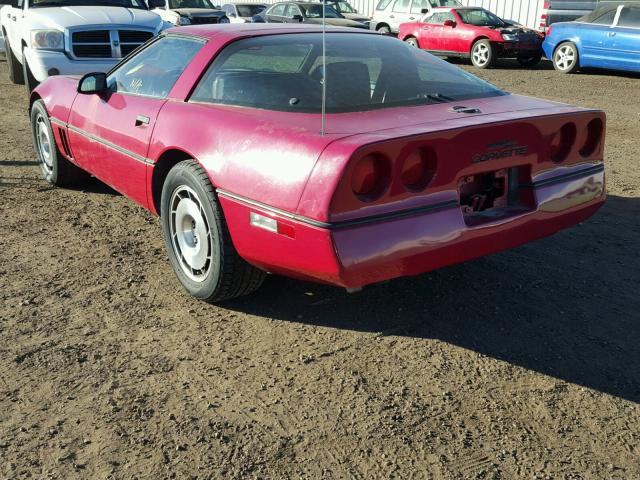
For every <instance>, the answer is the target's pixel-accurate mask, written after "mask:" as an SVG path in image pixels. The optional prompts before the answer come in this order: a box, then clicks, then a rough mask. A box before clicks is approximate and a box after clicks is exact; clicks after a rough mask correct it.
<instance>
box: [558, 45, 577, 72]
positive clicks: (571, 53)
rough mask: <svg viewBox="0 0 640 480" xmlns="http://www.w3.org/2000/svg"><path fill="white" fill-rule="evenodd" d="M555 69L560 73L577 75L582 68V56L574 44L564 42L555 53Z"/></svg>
mask: <svg viewBox="0 0 640 480" xmlns="http://www.w3.org/2000/svg"><path fill="white" fill-rule="evenodd" d="M551 61H552V62H553V68H555V69H556V70H557V71H558V72H560V73H575V72H577V71H578V69H579V68H580V54H579V53H578V47H576V45H575V43H573V42H563V43H561V44H560V45H558V46H557V47H556V49H555V50H554V52H553V58H552V59H551Z"/></svg>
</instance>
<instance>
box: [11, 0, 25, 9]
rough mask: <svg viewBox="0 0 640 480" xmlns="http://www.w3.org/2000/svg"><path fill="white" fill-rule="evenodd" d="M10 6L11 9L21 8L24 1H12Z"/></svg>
mask: <svg viewBox="0 0 640 480" xmlns="http://www.w3.org/2000/svg"><path fill="white" fill-rule="evenodd" d="M11 6H12V7H13V8H22V7H23V6H24V0H13V1H12V2H11Z"/></svg>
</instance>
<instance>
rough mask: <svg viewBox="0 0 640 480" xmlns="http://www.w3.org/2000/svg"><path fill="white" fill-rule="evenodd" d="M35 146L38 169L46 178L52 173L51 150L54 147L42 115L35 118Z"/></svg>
mask: <svg viewBox="0 0 640 480" xmlns="http://www.w3.org/2000/svg"><path fill="white" fill-rule="evenodd" d="M36 144H37V148H38V158H39V160H40V162H39V163H40V167H41V168H42V171H43V172H44V174H45V176H47V177H48V176H49V175H51V173H52V172H53V154H52V149H53V148H54V147H53V142H52V141H51V134H50V133H49V127H48V125H47V122H46V120H45V118H44V117H43V116H42V115H38V117H37V118H36Z"/></svg>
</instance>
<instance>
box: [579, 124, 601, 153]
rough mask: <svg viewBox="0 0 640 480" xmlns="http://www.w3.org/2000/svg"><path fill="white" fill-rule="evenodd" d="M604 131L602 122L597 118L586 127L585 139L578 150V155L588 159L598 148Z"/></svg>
mask: <svg viewBox="0 0 640 480" xmlns="http://www.w3.org/2000/svg"><path fill="white" fill-rule="evenodd" d="M603 130H604V125H603V123H602V120H601V119H599V118H594V119H593V120H591V121H590V122H589V123H588V125H587V139H586V140H585V142H584V145H583V146H582V148H581V149H580V155H582V156H583V157H589V156H591V155H593V153H594V152H595V151H596V150H597V149H598V147H599V146H600V140H602V132H603Z"/></svg>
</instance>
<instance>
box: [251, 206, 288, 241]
mask: <svg viewBox="0 0 640 480" xmlns="http://www.w3.org/2000/svg"><path fill="white" fill-rule="evenodd" d="M249 223H250V224H251V226H252V227H257V228H261V229H263V230H267V231H268V232H271V233H277V234H279V235H284V236H285V237H289V238H295V236H296V235H295V229H294V228H293V226H292V225H289V224H286V223H282V222H279V221H278V220H276V219H275V218H271V217H267V216H265V215H260V214H259V213H255V212H250V213H249Z"/></svg>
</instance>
